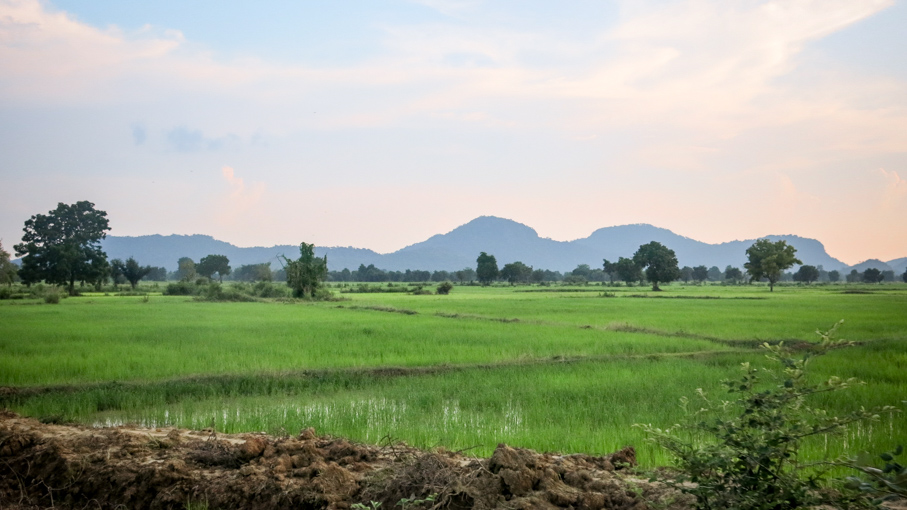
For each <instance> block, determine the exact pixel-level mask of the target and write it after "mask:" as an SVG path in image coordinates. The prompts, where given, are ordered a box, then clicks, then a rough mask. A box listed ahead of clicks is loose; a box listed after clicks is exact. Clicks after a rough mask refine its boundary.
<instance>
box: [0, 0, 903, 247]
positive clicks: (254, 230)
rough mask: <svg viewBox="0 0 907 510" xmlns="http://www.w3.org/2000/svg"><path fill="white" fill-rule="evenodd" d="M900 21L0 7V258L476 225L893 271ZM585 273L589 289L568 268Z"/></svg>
mask: <svg viewBox="0 0 907 510" xmlns="http://www.w3.org/2000/svg"><path fill="white" fill-rule="evenodd" d="M905 26H907V2H904V1H890V0H879V1H863V2H853V1H850V0H838V1H835V0H824V1H784V2H755V1H742V2H728V1H722V2H718V1H713V2H710V1H706V0H690V1H653V2H641V1H634V2H630V1H625V2H606V1H595V2H592V1H587V2H580V1H576V2H541V1H497V2H485V1H480V0H422V1H388V2H375V1H336V2H289V1H286V2H256V3H248V2H242V3H241V2H224V1H217V2H215V1H194V2H172V1H158V2H153V3H152V2H138V1H122V0H120V1H113V0H98V1H92V2H83V1H76V0H55V1H44V2H39V1H37V0H0V177H2V182H3V183H4V186H3V187H2V188H0V238H2V240H3V244H4V246H6V247H11V246H12V245H13V244H15V243H16V242H18V241H19V238H20V237H21V228H22V224H23V222H24V221H25V220H26V219H27V218H28V217H29V216H30V215H32V214H35V213H45V212H47V211H48V210H50V209H52V208H54V207H55V205H56V203H57V202H67V203H71V202H74V201H77V200H91V201H93V202H95V204H96V205H97V207H99V208H101V209H104V210H106V211H107V212H108V213H109V215H110V218H111V224H112V226H113V231H112V232H111V233H112V234H114V235H141V234H152V233H162V234H170V233H178V234H193V233H205V234H211V235H214V236H215V237H217V238H219V239H223V240H225V241H229V242H232V243H235V244H238V245H245V246H248V245H273V244H278V243H281V244H283V243H298V242H300V241H307V242H315V243H316V244H318V245H325V246H331V245H343V246H346V245H354V246H358V247H366V248H372V249H376V250H378V251H382V252H386V251H393V250H396V249H399V248H401V247H403V246H405V245H407V244H411V243H414V242H418V241H421V240H423V239H425V238H427V237H428V236H430V235H432V234H435V233H439V232H446V231H449V230H451V229H452V228H455V227H456V226H458V225H460V224H462V223H465V222H467V221H469V220H470V219H472V218H474V217H476V216H479V215H483V214H492V215H498V216H503V217H507V218H511V219H514V220H517V221H520V222H523V223H526V224H528V225H530V226H532V227H533V228H535V229H537V230H538V231H539V233H540V234H541V235H543V236H547V237H552V238H555V239H560V240H567V239H573V238H577V237H585V236H586V235H588V234H589V233H591V232H592V231H593V230H594V229H596V228H600V227H604V226H609V225H617V224H626V223H642V222H645V223H652V224H654V225H657V226H660V227H665V228H669V229H671V230H674V231H675V232H677V233H679V234H682V235H686V236H689V237H693V238H696V239H701V240H703V241H707V242H722V241H728V240H732V239H742V238H752V237H758V236H762V235H768V234H798V235H802V236H806V237H813V238H817V239H819V240H820V241H822V242H824V243H825V244H826V246H827V248H828V250H829V252H830V253H831V254H832V255H833V256H836V257H838V258H840V259H842V260H844V261H846V262H849V263H855V262H859V261H861V260H864V259H867V258H881V259H885V260H888V259H892V258H896V257H901V256H907V241H905V239H907V223H905V222H904V221H903V218H904V217H905V213H907V138H905V136H904V135H903V133H905V132H907V57H905V55H907V51H905V49H907V30H904V29H903V27H905ZM590 262H594V261H590Z"/></svg>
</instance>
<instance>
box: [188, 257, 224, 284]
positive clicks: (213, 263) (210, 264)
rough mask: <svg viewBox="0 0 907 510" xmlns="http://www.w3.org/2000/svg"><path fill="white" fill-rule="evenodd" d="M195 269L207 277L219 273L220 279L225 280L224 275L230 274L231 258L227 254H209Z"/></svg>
mask: <svg viewBox="0 0 907 510" xmlns="http://www.w3.org/2000/svg"><path fill="white" fill-rule="evenodd" d="M195 270H196V271H197V272H198V274H200V275H202V276H204V277H206V278H213V277H214V273H217V277H218V280H220V281H221V282H223V281H224V276H227V275H228V274H230V259H228V258H227V256H226V255H207V256H205V257H202V259H201V260H199V261H198V264H197V265H196V266H195Z"/></svg>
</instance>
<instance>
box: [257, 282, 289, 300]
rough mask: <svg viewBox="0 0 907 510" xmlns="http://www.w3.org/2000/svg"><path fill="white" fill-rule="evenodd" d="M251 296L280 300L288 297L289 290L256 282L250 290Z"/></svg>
mask: <svg viewBox="0 0 907 510" xmlns="http://www.w3.org/2000/svg"><path fill="white" fill-rule="evenodd" d="M251 292H252V295H254V296H258V297H261V298H280V297H289V296H290V289H289V288H287V287H278V286H276V285H274V284H272V283H271V282H258V283H256V284H255V285H254V286H253V287H252V289H251Z"/></svg>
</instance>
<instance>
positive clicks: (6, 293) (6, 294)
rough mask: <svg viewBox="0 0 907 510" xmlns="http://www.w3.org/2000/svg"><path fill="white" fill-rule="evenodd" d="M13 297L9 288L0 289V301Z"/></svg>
mask: <svg viewBox="0 0 907 510" xmlns="http://www.w3.org/2000/svg"><path fill="white" fill-rule="evenodd" d="M12 297H13V289H11V288H10V287H0V299H11V298H12Z"/></svg>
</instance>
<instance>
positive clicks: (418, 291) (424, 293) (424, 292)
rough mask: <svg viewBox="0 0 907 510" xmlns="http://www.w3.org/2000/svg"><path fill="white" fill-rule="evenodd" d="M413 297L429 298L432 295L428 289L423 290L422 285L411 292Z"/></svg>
mask: <svg viewBox="0 0 907 510" xmlns="http://www.w3.org/2000/svg"><path fill="white" fill-rule="evenodd" d="M411 294H412V295H413V296H428V295H431V291H430V290H428V289H423V288H422V286H421V285H418V286H416V288H414V289H413V290H412V292H411Z"/></svg>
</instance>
